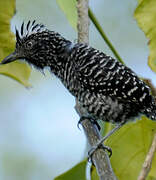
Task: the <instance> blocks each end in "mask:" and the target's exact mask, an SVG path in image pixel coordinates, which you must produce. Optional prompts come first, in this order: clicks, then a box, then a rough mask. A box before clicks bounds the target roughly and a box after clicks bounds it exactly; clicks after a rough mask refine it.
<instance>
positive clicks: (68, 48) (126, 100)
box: [0, 20, 156, 151]
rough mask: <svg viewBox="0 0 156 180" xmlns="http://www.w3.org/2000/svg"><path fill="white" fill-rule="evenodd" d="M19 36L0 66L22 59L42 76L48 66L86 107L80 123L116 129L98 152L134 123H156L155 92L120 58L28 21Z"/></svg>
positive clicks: (82, 105) (23, 25) (21, 28)
mask: <svg viewBox="0 0 156 180" xmlns="http://www.w3.org/2000/svg"><path fill="white" fill-rule="evenodd" d="M15 31H16V47H15V51H14V52H13V53H11V54H10V55H8V56H7V57H6V58H4V59H3V60H2V62H1V63H0V64H1V65H2V64H7V63H11V62H13V61H15V60H19V61H25V62H26V63H28V64H29V65H31V66H34V67H35V68H36V69H38V70H41V71H42V70H44V68H46V67H48V68H49V70H50V72H51V73H52V74H54V75H55V76H56V77H58V78H59V79H60V80H61V82H62V83H63V85H64V86H65V87H66V88H67V89H68V90H69V92H70V93H71V94H72V95H73V96H74V97H75V98H76V100H77V101H78V102H79V104H80V105H81V107H82V108H84V110H85V112H86V114H85V115H83V116H82V117H81V118H80V121H79V122H81V121H82V120H83V119H84V118H86V117H88V118H89V119H92V120H94V122H95V123H97V122H98V121H99V120H102V121H105V122H110V123H113V124H115V125H116V126H115V128H114V129H113V130H111V131H110V132H109V133H108V134H107V135H106V136H105V137H104V138H102V139H101V140H100V142H99V143H98V144H97V146H96V147H95V149H96V148H98V147H99V146H100V145H102V143H103V142H104V140H105V139H106V138H108V137H109V136H110V135H111V134H113V133H114V132H115V131H117V130H118V129H119V128H120V127H122V126H123V125H124V124H125V123H127V122H129V121H133V120H135V119H136V118H138V117H140V116H142V115H145V116H146V117H148V118H149V119H151V120H154V121H155V120H156V102H155V97H154V96H152V93H151V89H150V88H149V87H148V86H147V84H145V82H143V81H142V80H141V79H140V78H139V77H138V76H137V75H136V73H135V72H134V71H132V70H131V69H130V68H129V67H127V66H126V65H124V64H122V63H120V62H119V61H118V60H116V59H115V58H113V57H111V56H109V55H106V54H105V53H103V52H101V51H99V50H97V49H95V48H93V47H91V46H89V45H87V44H84V43H73V42H71V41H70V40H67V39H66V38H64V37H63V36H61V34H59V33H58V32H55V31H51V30H49V29H47V28H46V27H45V26H44V25H43V24H39V23H36V21H35V20H34V21H28V22H27V23H24V22H23V23H22V25H21V27H20V29H19V30H17V28H16V30H15ZM107 150H108V151H111V150H110V149H108V148H107Z"/></svg>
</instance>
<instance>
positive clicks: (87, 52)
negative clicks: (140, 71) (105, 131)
mask: <svg viewBox="0 0 156 180" xmlns="http://www.w3.org/2000/svg"><path fill="white" fill-rule="evenodd" d="M69 61H71V62H72V68H71V69H72V72H73V73H72V77H71V78H69V79H72V84H75V86H74V85H73V87H75V88H76V93H75V96H77V98H78V99H79V101H80V102H81V103H82V105H83V106H84V107H85V108H86V109H87V111H88V112H89V114H92V115H93V116H95V117H96V118H99V119H103V120H106V121H110V120H111V121H114V122H117V121H121V119H124V118H127V119H126V120H128V119H131V118H133V117H135V116H137V115H139V114H140V113H142V114H145V115H146V116H148V117H149V118H151V119H156V113H155V109H156V104H155V100H154V98H153V97H152V95H151V92H150V89H149V87H148V86H147V85H146V84H145V83H144V82H143V81H142V80H140V79H139V78H138V77H137V75H136V74H135V73H134V72H133V71H132V70H131V69H129V68H128V67H126V66H125V65H123V64H121V63H120V62H118V61H117V60H115V59H114V58H112V57H110V56H107V55H105V54H104V53H102V52H100V51H98V50H96V49H94V48H91V47H89V46H87V45H84V44H76V45H75V47H74V48H73V50H72V51H71V54H70V57H69ZM73 79H74V80H73Z"/></svg>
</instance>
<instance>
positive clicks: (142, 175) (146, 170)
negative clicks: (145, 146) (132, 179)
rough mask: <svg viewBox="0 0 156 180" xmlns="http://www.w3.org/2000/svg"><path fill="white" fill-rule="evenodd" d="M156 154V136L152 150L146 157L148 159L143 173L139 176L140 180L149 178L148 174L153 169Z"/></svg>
mask: <svg viewBox="0 0 156 180" xmlns="http://www.w3.org/2000/svg"><path fill="white" fill-rule="evenodd" d="M155 152H156V134H155V135H154V138H153V142H152V145H151V147H150V150H149V152H148V154H147V156H146V159H145V161H144V163H143V166H142V169H141V172H140V174H139V177H138V180H145V179H146V177H147V176H148V173H149V171H150V169H151V165H152V160H153V158H154V154H155Z"/></svg>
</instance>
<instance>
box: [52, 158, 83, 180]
mask: <svg viewBox="0 0 156 180" xmlns="http://www.w3.org/2000/svg"><path fill="white" fill-rule="evenodd" d="M86 164H87V161H86V160H84V161H82V162H80V163H79V164H77V165H76V166H74V167H73V168H72V169H70V170H69V171H67V172H65V173H64V174H62V175H60V176H58V177H56V178H55V179H54V180H86Z"/></svg>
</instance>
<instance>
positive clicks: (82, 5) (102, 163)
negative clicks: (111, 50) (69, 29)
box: [75, 0, 116, 180]
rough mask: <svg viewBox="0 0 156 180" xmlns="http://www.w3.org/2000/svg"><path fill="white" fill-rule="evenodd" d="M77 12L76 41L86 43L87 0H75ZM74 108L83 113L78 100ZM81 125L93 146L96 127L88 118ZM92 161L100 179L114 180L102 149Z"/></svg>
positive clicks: (87, 23) (98, 137) (81, 114)
mask: <svg viewBox="0 0 156 180" xmlns="http://www.w3.org/2000/svg"><path fill="white" fill-rule="evenodd" d="M77 12H78V25H77V28H78V42H79V43H86V44H88V42H89V18H88V0H77ZM75 109H76V111H77V113H78V114H79V116H80V117H82V116H83V114H85V112H83V108H82V107H81V106H80V104H79V102H78V101H77V102H76V106H75ZM81 124H82V127H83V130H84V132H85V134H86V137H87V140H88V143H89V144H90V146H91V147H92V146H95V145H96V144H97V143H98V142H99V141H100V139H101V138H102V137H101V135H100V133H99V130H98V128H97V127H96V125H94V124H93V123H92V122H91V121H90V120H89V119H87V118H86V119H85V120H83V121H82V123H81ZM92 161H93V163H94V165H95V167H96V170H97V173H98V175H99V178H100V180H116V177H115V175H114V173H113V170H112V167H111V164H110V160H109V157H108V154H107V152H105V151H104V149H100V148H99V149H98V150H96V151H95V153H94V154H93V156H92Z"/></svg>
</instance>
